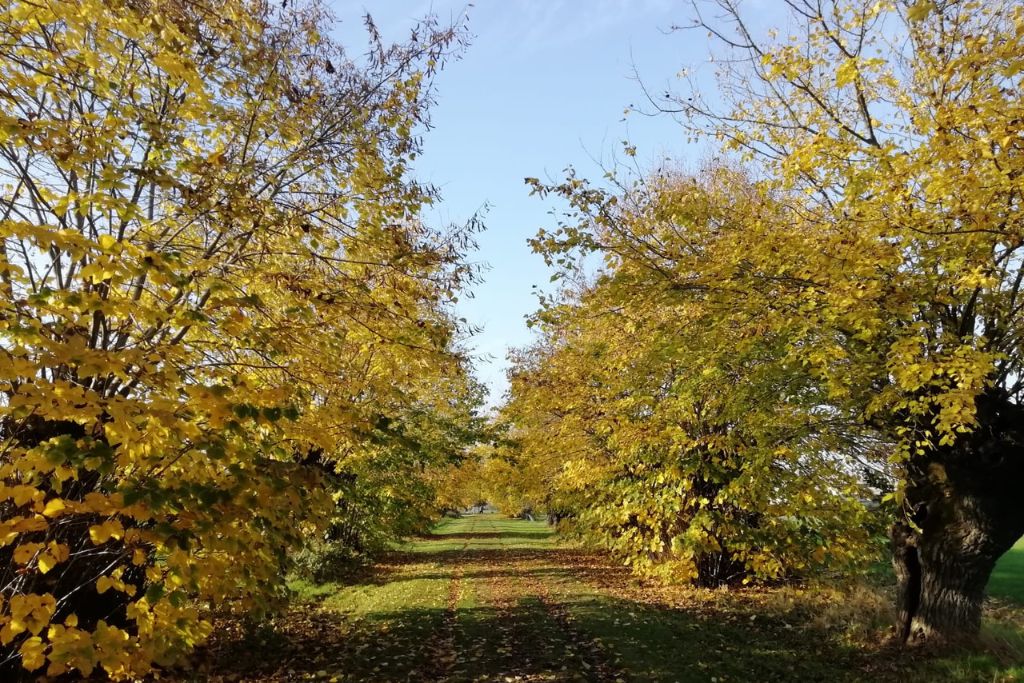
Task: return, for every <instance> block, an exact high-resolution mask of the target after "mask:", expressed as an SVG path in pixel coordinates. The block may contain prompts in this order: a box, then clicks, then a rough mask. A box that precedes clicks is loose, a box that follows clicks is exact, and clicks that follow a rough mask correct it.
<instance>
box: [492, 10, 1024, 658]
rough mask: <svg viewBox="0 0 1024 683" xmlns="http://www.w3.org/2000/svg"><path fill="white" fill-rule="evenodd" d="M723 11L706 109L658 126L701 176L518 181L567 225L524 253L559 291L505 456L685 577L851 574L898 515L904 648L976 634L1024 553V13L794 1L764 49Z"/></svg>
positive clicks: (522, 376)
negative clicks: (989, 586) (998, 574)
mask: <svg viewBox="0 0 1024 683" xmlns="http://www.w3.org/2000/svg"><path fill="white" fill-rule="evenodd" d="M711 5H712V7H711V8H708V6H707V5H702V6H699V7H698V10H699V11H700V12H701V13H700V14H698V16H697V19H696V21H695V25H694V26H693V27H690V29H689V30H694V29H695V30H699V31H702V32H707V34H708V35H709V36H710V37H711V40H712V41H713V42H714V43H715V46H716V47H715V50H716V56H717V59H716V63H717V64H719V65H720V66H719V71H718V76H719V79H720V83H721V88H720V89H719V92H718V94H717V95H716V96H713V97H707V98H705V97H704V96H703V95H702V93H701V92H700V91H698V90H697V89H696V88H691V89H690V90H689V91H686V92H683V93H682V94H681V95H677V94H672V93H669V94H666V95H664V96H657V97H653V96H652V100H651V104H652V105H653V106H655V107H657V108H658V109H660V110H662V111H664V112H670V113H672V114H675V115H677V116H678V117H679V121H680V123H681V125H682V126H683V127H684V128H685V129H686V131H687V133H688V134H689V135H690V136H691V137H693V136H696V137H698V138H699V139H702V140H704V141H706V142H708V143H709V144H710V145H713V146H714V147H715V148H716V150H718V152H717V153H718V154H720V156H718V157H716V160H715V161H712V162H709V163H707V164H706V165H705V166H704V167H703V168H701V169H699V170H697V171H695V172H683V171H678V172H677V171H667V170H661V171H659V172H657V173H653V174H650V175H647V176H645V177H643V178H639V179H634V180H629V179H624V178H622V177H621V176H617V175H616V174H614V173H613V174H610V176H609V177H610V178H611V181H612V183H611V187H609V186H608V184H605V183H602V184H600V185H595V184H593V183H590V182H588V181H586V180H585V179H582V178H579V177H577V176H576V175H575V174H574V173H570V174H569V176H568V177H567V178H566V179H565V180H564V181H563V182H557V183H554V184H544V183H541V182H539V181H537V180H530V181H529V182H531V183H532V185H533V187H534V189H535V191H536V192H537V193H539V194H541V195H548V194H551V195H556V196H558V197H561V198H562V199H563V200H564V201H565V202H566V203H567V204H568V206H569V208H568V210H567V211H566V212H565V217H564V219H563V220H562V221H561V223H560V226H559V227H558V229H556V230H553V231H547V232H541V234H540V235H539V236H538V237H537V239H536V240H535V241H534V247H535V249H536V250H537V251H539V252H540V253H542V254H544V255H545V257H546V258H547V259H548V261H549V263H552V264H555V265H559V266H561V268H562V271H563V275H564V276H565V279H564V282H565V283H566V284H565V287H564V288H563V290H562V292H561V294H560V295H558V296H556V297H554V298H553V299H551V300H548V301H545V302H544V304H545V305H544V307H543V308H542V310H541V311H540V312H539V313H538V314H537V315H536V318H535V323H536V325H537V327H538V329H539V336H538V341H537V342H536V344H535V345H534V346H532V347H530V348H528V349H525V350H523V351H521V352H520V353H519V354H518V355H517V356H516V357H515V358H514V359H513V360H514V367H513V370H512V373H511V381H512V389H511V393H510V398H509V401H508V403H507V405H506V406H505V407H504V409H503V415H504V418H505V420H506V421H507V422H508V424H509V425H510V429H511V432H510V435H511V437H512V440H513V443H514V448H513V453H514V454H515V456H516V457H517V458H518V459H519V461H520V462H522V463H524V464H525V465H526V466H528V467H530V468H534V469H535V470H536V471H537V472H542V473H544V474H543V475H542V476H541V478H540V479H538V480H537V481H546V482H548V483H547V485H546V486H545V487H544V491H543V493H542V494H541V495H540V496H538V497H539V498H540V499H541V500H542V501H543V502H545V503H546V504H547V505H548V506H549V507H551V508H552V509H556V510H560V511H562V513H561V514H565V513H566V512H568V513H569V514H571V515H573V516H574V517H575V520H576V528H578V529H580V530H582V531H583V533H585V534H586V535H587V536H588V537H589V538H591V539H592V540H595V541H596V542H598V543H600V544H601V545H602V546H604V547H607V548H610V549H611V550H612V551H613V552H615V553H617V554H618V555H620V556H621V557H623V558H624V559H625V560H627V561H628V562H629V563H631V564H632V565H633V566H634V567H636V568H637V569H638V570H640V571H643V572H646V573H653V574H660V575H668V576H671V577H672V578H676V579H678V578H683V579H690V580H694V581H697V582H700V583H704V584H718V583H729V582H734V581H743V580H750V579H756V578H760V579H771V578H776V577H782V576H791V575H794V574H806V573H808V572H811V571H815V570H821V569H825V568H840V567H845V566H848V565H850V564H851V563H856V562H857V561H863V560H866V559H869V558H870V557H871V555H872V549H873V543H872V536H873V535H875V536H877V535H878V532H879V531H880V530H882V529H884V528H885V527H887V526H888V525H889V523H890V522H891V523H892V525H891V533H890V541H891V548H892V557H893V562H894V565H895V568H896V574H897V578H898V581H899V586H898V587H899V591H898V598H897V600H898V602H897V607H898V611H899V632H900V635H901V636H902V638H903V639H905V640H906V639H922V638H923V639H928V638H954V637H957V638H958V637H961V636H963V635H965V634H967V635H969V634H972V633H974V632H976V631H977V629H978V627H979V624H980V618H981V603H982V599H983V595H984V589H985V584H986V582H987V580H988V577H989V574H990V573H991V570H992V568H993V566H994V563H995V561H996V560H997V559H998V557H999V556H1000V555H1002V554H1003V553H1004V552H1005V551H1006V550H1008V549H1009V548H1010V547H1011V546H1012V545H1013V543H1014V542H1015V541H1016V540H1017V539H1018V538H1020V537H1021V535H1022V533H1024V508H1022V507H1021V506H1020V505H1019V504H1017V502H1016V501H1017V498H1018V496H1019V489H1020V483H1021V481H1024V477H1022V475H1024V406H1022V402H1021V400H1022V397H1024V395H1022V394H1024V374H1022V370H1024V368H1022V362H1024V353H1022V348H1021V344H1022V339H1024V293H1022V292H1021V284H1022V281H1024V269H1022V260H1024V221H1022V216H1024V212H1022V205H1021V202H1022V199H1021V198H1022V190H1024V187H1022V182H1024V175H1022V171H1024V154H1022V146H1024V123H1022V122H1024V110H1022V107H1024V105H1022V98H1021V88H1022V85H1024V84H1022V82H1021V78H1022V73H1024V7H1022V6H1021V5H1020V4H1019V3H1015V2H1009V1H1006V2H1000V1H989V2H971V1H969V0H959V1H957V0H947V1H935V2H933V1H930V0H916V1H913V2H911V1H905V0H889V1H882V2H875V1H874V0H871V1H867V0H851V1H846V0H840V1H838V2H819V1H812V0H787V5H788V8H789V10H790V21H789V27H788V28H787V31H788V33H789V34H788V35H784V36H782V37H781V38H780V37H779V36H778V35H777V34H776V33H775V32H774V31H767V32H761V31H759V30H757V29H756V28H755V27H754V26H753V25H752V24H751V23H750V22H749V17H746V16H745V15H744V14H743V13H742V12H741V11H740V10H739V8H738V7H737V4H736V3H735V2H734V1H733V0H718V1H717V2H715V3H711ZM682 30H687V29H682ZM626 151H627V154H632V153H633V150H632V149H631V148H627V150H626ZM595 254H596V255H599V256H600V257H601V258H602V259H603V266H602V267H601V268H599V271H598V273H597V274H596V276H588V275H586V272H587V268H586V266H587V264H589V263H592V262H593V259H594V256H593V255H595ZM877 520H882V521H883V522H884V524H885V526H880V525H879V523H878V521H877ZM876 549H877V548H876Z"/></svg>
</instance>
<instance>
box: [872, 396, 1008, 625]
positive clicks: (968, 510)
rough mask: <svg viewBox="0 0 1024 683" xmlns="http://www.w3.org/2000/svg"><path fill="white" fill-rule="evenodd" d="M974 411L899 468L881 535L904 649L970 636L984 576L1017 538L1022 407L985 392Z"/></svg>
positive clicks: (976, 620) (982, 593)
mask: <svg viewBox="0 0 1024 683" xmlns="http://www.w3.org/2000/svg"><path fill="white" fill-rule="evenodd" d="M977 408H978V411H977V415H978V426H977V427H976V428H975V430H974V431H973V432H971V433H970V434H966V435H964V436H963V437H962V438H961V439H959V440H958V441H957V443H956V444H954V445H953V446H950V447H945V448H941V449H935V450H934V451H932V452H931V453H929V454H927V455H926V456H924V457H922V458H920V459H918V460H915V461H913V462H912V463H910V465H908V467H907V486H906V505H907V509H908V511H909V512H908V514H907V515H906V516H905V517H903V518H901V519H900V520H898V521H897V522H896V523H895V524H894V526H893V529H892V536H891V538H892V543H893V565H894V568H895V571H896V579H897V596H896V612H897V632H898V635H899V637H900V638H901V640H903V641H904V642H919V641H943V642H949V641H953V642H955V641H964V640H970V639H973V638H974V637H975V636H976V635H977V634H978V630H979V629H980V627H981V612H982V604H983V602H984V598H985V586H986V584H987V583H988V579H989V576H990V575H991V574H992V569H993V568H994V567H995V564H996V561H997V560H998V559H999V557H1000V556H1002V555H1003V553H1005V552H1006V551H1007V550H1009V549H1010V548H1011V547H1013V544H1014V543H1016V541H1017V540H1018V539H1019V538H1020V537H1021V536H1022V535H1024V505H1022V504H1021V496H1022V495H1024V494H1022V485H1024V407H1022V406H1020V405H1017V404H1016V403H1013V402H1012V401H1011V400H1009V399H1008V398H1006V397H1005V396H1004V395H1001V394H1000V393H998V391H997V390H992V391H990V392H988V393H986V394H984V395H982V396H981V397H979V398H978V400H977Z"/></svg>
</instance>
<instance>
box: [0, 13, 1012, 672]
mask: <svg viewBox="0 0 1024 683" xmlns="http://www.w3.org/2000/svg"><path fill="white" fill-rule="evenodd" d="M785 1H786V6H787V7H788V10H789V13H790V21H789V27H788V29H787V33H786V34H785V35H783V34H777V33H775V32H770V31H768V32H766V31H762V30H761V29H760V28H758V27H756V26H755V25H754V24H751V23H750V18H749V17H748V16H747V15H746V14H745V13H744V12H743V11H741V9H740V8H739V6H738V5H737V4H736V2H735V0H716V1H712V2H705V3H698V5H697V6H696V7H695V8H694V12H695V17H696V19H695V23H694V25H692V26H687V27H683V28H681V29H680V30H683V31H699V32H701V33H702V35H703V34H706V35H708V36H709V37H710V39H711V41H712V46H713V47H712V50H713V52H714V54H715V55H716V64H717V65H718V69H719V71H718V76H719V83H720V88H719V91H718V92H717V93H716V94H714V95H711V94H709V93H703V94H702V93H701V92H700V91H699V90H698V89H697V88H696V87H693V88H691V89H689V90H687V89H685V88H684V89H683V90H682V91H680V92H675V93H672V92H669V93H650V103H649V107H650V108H651V109H653V110H655V113H658V114H660V115H665V116H676V117H678V120H679V123H680V126H681V128H682V129H683V130H684V131H685V134H686V135H688V136H689V137H691V138H695V139H698V140H701V141H703V142H704V144H705V145H706V146H707V147H708V149H710V150H711V155H710V156H709V158H708V161H706V162H705V163H704V164H703V165H701V166H700V167H699V168H693V169H684V168H681V167H680V168H668V167H666V168H662V169H660V170H658V171H654V172H648V171H646V170H644V171H643V172H641V173H625V174H624V173H619V174H616V173H610V174H609V175H608V176H606V177H605V178H603V179H601V180H600V181H594V182H591V181H588V180H586V179H585V178H582V177H580V176H579V175H577V174H576V173H575V172H573V171H570V172H569V174H568V175H567V177H566V178H564V179H562V180H557V181H553V182H548V183H545V182H541V181H539V180H536V179H529V180H528V182H529V183H530V185H531V187H532V190H533V192H535V193H536V194H538V195H540V196H541V197H548V198H554V199H555V200H557V201H558V202H559V203H560V204H561V205H563V206H564V207H566V209H565V211H564V213H563V215H562V218H561V220H560V222H559V225H558V226H557V227H553V228H551V229H549V230H546V231H542V232H541V233H540V234H538V235H537V237H536V239H534V240H533V242H532V244H533V247H534V249H535V250H536V251H537V252H538V253H540V254H542V255H543V257H544V258H545V259H547V261H548V263H549V264H550V265H552V266H554V267H555V268H556V270H557V272H558V276H559V277H560V279H561V288H560V290H559V291H558V293H557V294H555V295H553V296H551V297H549V298H545V299H544V300H543V306H542V308H541V310H540V311H538V312H537V313H536V314H535V316H534V317H533V319H532V324H533V326H534V327H535V329H536V331H537V337H536V342H535V343H534V344H533V345H531V346H529V347H527V348H523V349H519V350H517V351H515V352H514V354H513V357H512V361H513V367H512V370H511V372H510V385H511V389H510V392H509V395H508V397H507V400H506V402H505V403H504V405H503V406H502V407H501V409H500V411H499V415H498V416H497V418H496V420H494V421H493V422H490V423H489V422H487V421H486V420H484V419H483V418H482V417H481V415H480V411H481V406H482V403H483V389H482V387H481V386H480V385H479V383H478V382H477V381H476V380H475V379H474V377H473V375H472V367H471V362H470V359H469V356H468V353H467V351H466V347H465V344H466V339H467V338H468V336H469V335H470V334H471V333H472V329H470V327H469V325H468V324H467V323H466V322H465V321H464V320H462V319H459V318H458V317H457V316H456V314H455V311H454V304H455V302H456V301H457V300H458V298H459V297H460V296H463V295H464V293H465V290H466V289H467V288H468V287H469V286H470V285H471V284H472V283H473V282H474V281H475V280H476V277H477V273H476V270H475V268H474V267H473V266H472V265H471V264H470V263H469V261H468V254H469V253H470V252H471V251H472V249H473V246H474V245H473V239H474V233H475V231H476V230H477V229H478V225H477V222H476V220H475V219H474V220H470V221H469V222H468V223H467V224H466V225H464V226H453V227H448V228H439V227H436V226H431V225H428V224H426V223H424V222H423V221H422V220H421V217H422V215H423V214H424V212H425V210H426V209H427V208H428V207H429V206H431V205H432V204H433V203H435V202H436V201H438V199H439V198H438V196H437V194H436V192H435V190H434V188H432V187H429V186H425V185H423V184H421V183H418V182H416V180H415V178H414V177H413V173H412V171H411V169H412V168H413V166H414V164H415V162H416V159H417V157H418V155H419V153H420V151H421V139H420V136H421V135H422V134H423V132H424V131H425V130H426V128H427V127H428V125H429V110H430V106H431V104H432V98H433V80H434V77H435V76H436V75H437V73H438V72H439V70H440V69H442V68H443V66H444V64H445V62H446V61H447V60H449V59H451V58H453V57H456V56H459V55H460V54H461V52H462V50H463V48H464V43H465V40H466V31H465V28H464V27H460V26H446V25H441V24H438V23H436V22H435V21H433V20H429V19H428V20H425V21H424V22H423V23H422V24H420V25H419V26H418V27H417V28H416V29H415V30H414V31H413V33H412V35H410V36H409V37H408V39H407V40H406V41H405V42H403V43H399V44H393V45H392V44H386V43H384V42H383V41H382V40H381V39H380V37H379V35H378V34H377V31H376V29H375V27H374V26H373V23H372V21H370V20H369V19H367V22H366V35H367V45H366V46H360V47H359V48H358V49H355V50H354V51H353V49H351V48H348V49H347V48H346V46H342V45H340V44H338V43H337V42H335V41H334V40H333V39H332V38H331V37H330V34H331V31H332V26H333V23H332V22H333V20H332V18H331V17H330V14H329V12H327V10H326V9H325V8H324V7H323V6H322V5H320V4H319V3H318V1H317V0H303V1H302V2H298V3H296V2H292V1H286V2H281V1H279V0H277V1H274V2H269V1H267V0H221V1H220V2H217V3H215V4H210V3H204V2H202V1H201V0H166V1H161V2H156V1H155V0H8V1H7V2H5V3H4V4H3V6H2V7H0V102H2V103H3V104H2V106H0V292H2V294H0V308H2V317H0V678H5V679H6V678H7V677H13V676H14V675H16V672H19V671H28V672H33V675H47V676H60V675H63V674H70V675H73V676H83V675H84V676H88V675H90V674H92V673H93V672H97V673H103V674H105V675H107V676H109V677H111V678H113V679H130V678H137V677H140V676H144V675H146V674H147V673H148V672H150V671H151V670H152V669H153V668H154V667H161V666H168V665H173V664H175V663H179V662H181V661H184V658H185V657H187V655H188V654H189V653H190V652H191V651H192V650H193V649H194V648H195V647H196V646H197V645H198V644H200V643H202V642H203V641H204V640H205V639H206V638H207V637H208V636H209V634H210V631H211V628H212V626H211V614H213V613H215V612H218V613H233V614H236V615H248V616H249V617H255V618H257V619H258V618H260V617H262V616H264V615H266V614H267V613H269V612H270V611H272V610H274V609H276V608H277V607H278V606H279V605H280V604H281V602H282V599H283V598H284V597H285V596H286V589H285V577H286V576H287V575H288V573H289V572H290V571H296V570H298V571H301V572H306V573H307V574H309V575H310V576H313V577H314V578H317V577H321V578H322V577H324V576H327V575H329V574H330V572H331V570H332V569H333V568H336V567H337V566H338V565H339V563H344V562H348V561H350V560H353V559H359V558H362V557H365V556H368V555H372V554H373V553H375V552H379V551H381V550H384V549H386V548H388V547H389V544H391V543H392V542H394V541H395V540H397V539H399V538H401V537H403V536H406V535H409V534H413V533H418V532H421V531H424V530H425V529H427V528H428V527H429V525H430V524H431V523H432V522H433V521H434V520H436V519H437V517H438V516H439V515H440V514H442V513H444V512H445V511H453V510H459V509H463V508H466V507H468V506H471V505H474V504H477V503H479V502H481V501H483V500H487V501H489V502H491V503H494V504H495V505H497V506H498V507H499V509H501V510H502V511H503V512H506V513H510V514H519V513H524V514H525V513H531V512H540V511H545V512H547V513H548V515H549V519H550V520H551V521H553V522H557V523H559V524H560V526H561V528H563V529H564V530H565V531H566V532H567V534H572V535H574V536H575V537H577V538H579V539H582V540H583V541H584V542H586V543H589V544H591V545H593V546H595V547H599V548H603V549H605V550H607V551H608V552H609V553H611V554H612V555H613V556H614V557H616V558H617V559H619V560H621V561H623V562H625V563H626V564H628V565H630V566H631V567H632V568H633V569H634V570H635V571H636V572H637V573H638V574H640V575H642V576H645V577H651V578H658V579H662V580H666V581H677V582H692V583H695V584H698V585H702V586H734V585H743V584H749V583H751V582H770V581H779V580H787V579H791V578H803V577H809V576H825V577H834V576H836V575H839V574H842V573H845V572H847V571H850V570H854V569H856V568H858V567H863V566H864V565H866V564H868V563H870V562H872V561H875V560H876V559H878V558H879V557H882V556H883V555H884V554H885V553H888V554H889V555H890V556H891V558H892V562H893V565H894V568H895V574H896V578H897V580H898V592H897V604H896V611H897V612H898V624H897V632H898V634H899V636H900V638H901V639H902V640H904V641H908V642H915V641H925V642H942V641H945V640H951V639H960V638H964V637H970V636H972V635H974V634H975V633H976V632H977V631H978V629H979V626H980V620H981V609H982V600H983V597H984V590H985V585H986V582H987V580H988V577H989V575H990V573H991V571H992V568H993V566H994V564H995V562H996V560H997V559H998V558H999V557H1000V555H1002V554H1003V553H1005V552H1006V550H1007V549H1009V548H1010V547H1011V546H1012V545H1013V544H1014V543H1015V542H1016V541H1017V540H1018V539H1019V538H1020V537H1021V535H1022V534H1024V506H1021V505H1020V504H1018V502H1017V499H1018V498H1019V495H1020V487H1021V484H1022V482H1024V406H1022V398H1024V368H1022V361H1024V354H1022V348H1021V346H1022V344H1024V292H1022V291H1021V289H1022V284H1024V268H1022V265H1024V263H1022V261H1024V221H1022V220H1021V216H1022V215H1024V214H1022V206H1021V202H1022V198H1021V197H1022V192H1024V104H1022V97H1021V94H1022V92H1021V88H1022V82H1021V81H1022V78H1024V5H1021V4H1020V3H1019V2H1014V1H1012V0H986V1H972V0H879V1H876V0H836V1H834V2H833V1H832V0H829V1H827V2H826V1H825V0H785ZM625 151H626V154H628V155H633V154H634V153H635V150H633V149H632V148H631V147H626V150H625ZM497 163H500V160H499V161H498V162H497ZM595 263H598V264H599V266H598V267H597V268H596V269H595V268H594V267H593V266H594V264H595Z"/></svg>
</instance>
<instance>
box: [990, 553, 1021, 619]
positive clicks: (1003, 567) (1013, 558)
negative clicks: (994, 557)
mask: <svg viewBox="0 0 1024 683" xmlns="http://www.w3.org/2000/svg"><path fill="white" fill-rule="evenodd" d="M988 592H989V595H992V596H994V597H998V598H1003V599H1006V600H1013V601H1015V602H1018V603H1021V604H1024V539H1021V540H1019V541H1017V545H1015V546H1013V548H1012V549H1010V551H1009V552H1007V553H1006V554H1005V555H1003V556H1002V557H1001V558H1000V559H999V562H998V563H997V564H996V568H995V570H994V571H993V572H992V578H990V579H989V582H988Z"/></svg>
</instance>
